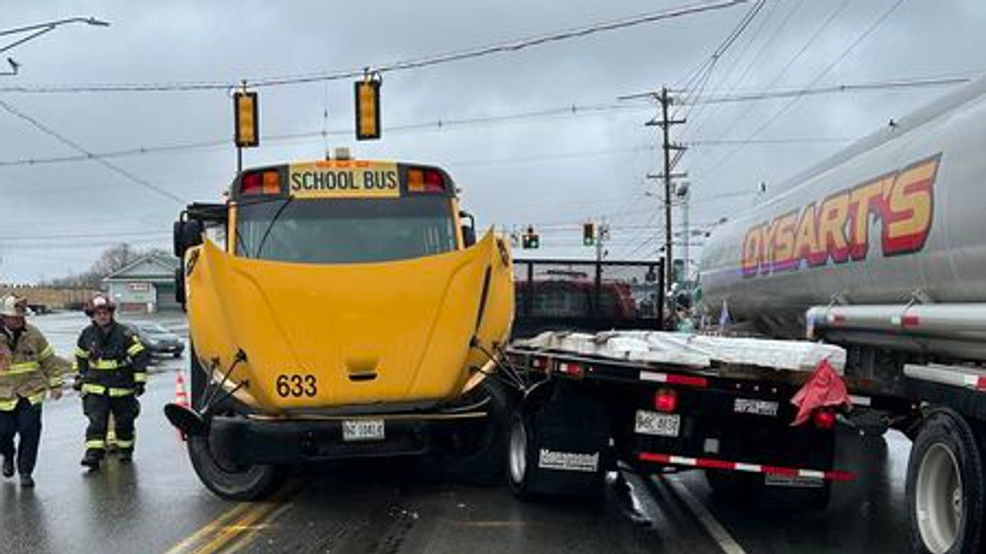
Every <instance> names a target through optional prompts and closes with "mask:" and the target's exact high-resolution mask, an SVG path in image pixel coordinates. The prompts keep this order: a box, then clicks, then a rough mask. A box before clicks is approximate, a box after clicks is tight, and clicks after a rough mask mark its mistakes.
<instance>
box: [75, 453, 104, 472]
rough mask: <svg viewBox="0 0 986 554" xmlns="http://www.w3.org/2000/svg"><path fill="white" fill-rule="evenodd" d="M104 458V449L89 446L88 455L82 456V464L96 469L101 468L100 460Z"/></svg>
mask: <svg viewBox="0 0 986 554" xmlns="http://www.w3.org/2000/svg"><path fill="white" fill-rule="evenodd" d="M102 458H103V451H102V450H99V449H96V448H89V449H87V450H86V455H85V456H83V457H82V461H81V462H79V463H80V464H82V465H84V466H86V467H88V468H89V469H92V470H96V469H99V461H100V460H101V459H102Z"/></svg>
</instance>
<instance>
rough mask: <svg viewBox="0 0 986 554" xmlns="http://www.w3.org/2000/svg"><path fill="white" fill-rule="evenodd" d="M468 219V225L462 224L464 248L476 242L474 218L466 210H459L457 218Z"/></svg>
mask: <svg viewBox="0 0 986 554" xmlns="http://www.w3.org/2000/svg"><path fill="white" fill-rule="evenodd" d="M467 218H468V219H469V224H468V225H463V226H462V245H463V246H464V247H466V248H469V247H470V246H472V245H474V244H476V218H474V217H473V216H472V214H470V213H468V212H462V211H460V212H459V219H467Z"/></svg>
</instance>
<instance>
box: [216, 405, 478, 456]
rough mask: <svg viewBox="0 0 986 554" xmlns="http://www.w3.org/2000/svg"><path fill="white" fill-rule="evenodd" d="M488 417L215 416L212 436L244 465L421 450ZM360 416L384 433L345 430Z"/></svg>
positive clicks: (223, 453) (220, 451)
mask: <svg viewBox="0 0 986 554" xmlns="http://www.w3.org/2000/svg"><path fill="white" fill-rule="evenodd" d="M486 417H487V413H486V412H465V413H460V414H456V415H455V416H454V417H447V416H441V415H420V416H415V415H406V416H405V415H402V416H398V417H394V416H381V417H373V416H359V417H354V418H353V419H339V418H331V419H328V418H327V419H273V418H271V419H266V418H264V419H249V418H245V417H214V418H212V420H211V422H210V427H211V430H210V433H209V442H210V446H211V449H212V450H213V452H214V453H215V454H219V455H221V456H222V457H223V458H225V459H226V460H228V461H229V462H233V463H236V464H244V465H249V464H296V463H304V462H322V461H331V460H346V459H358V458H388V457H399V456H417V455H422V454H426V453H428V452H430V451H431V450H433V449H435V448H436V445H439V444H441V443H442V442H443V439H445V438H447V437H449V436H451V435H453V434H455V433H457V432H463V431H464V430H468V428H469V427H470V426H476V425H482V424H484V422H485V420H486ZM354 421H362V422H366V421H376V422H382V423H383V429H382V431H383V433H382V434H383V436H382V437H379V436H375V437H373V438H368V437H358V438H354V437H352V436H351V435H352V433H351V432H350V433H344V427H345V426H347V424H349V425H350V426H351V422H354ZM467 432H468V431H467Z"/></svg>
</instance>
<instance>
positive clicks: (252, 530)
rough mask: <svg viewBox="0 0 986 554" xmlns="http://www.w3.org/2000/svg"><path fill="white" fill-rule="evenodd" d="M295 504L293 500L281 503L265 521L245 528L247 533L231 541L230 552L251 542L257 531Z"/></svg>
mask: <svg viewBox="0 0 986 554" xmlns="http://www.w3.org/2000/svg"><path fill="white" fill-rule="evenodd" d="M293 505H294V504H292V503H291V502H287V503H285V504H281V506H280V507H279V508H277V509H276V510H274V511H273V512H271V514H270V515H268V516H267V517H266V518H264V523H259V524H256V525H251V526H250V527H249V528H246V529H244V530H245V531H246V533H244V534H243V535H242V536H240V537H239V539H237V540H235V541H233V542H232V543H230V544H229V545H228V548H227V550H228V551H229V552H238V551H239V550H240V549H241V548H243V547H244V546H246V545H247V544H249V543H250V541H252V540H253V537H254V535H256V534H257V531H260V530H261V529H264V528H266V527H268V526H269V525H270V524H271V523H272V522H273V521H275V520H277V518H279V517H281V514H283V513H284V512H286V511H288V509H289V508H291V507H292V506H293Z"/></svg>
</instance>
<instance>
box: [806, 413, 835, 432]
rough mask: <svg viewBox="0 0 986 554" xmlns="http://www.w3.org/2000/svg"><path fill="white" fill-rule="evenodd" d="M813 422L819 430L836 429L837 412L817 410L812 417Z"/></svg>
mask: <svg viewBox="0 0 986 554" xmlns="http://www.w3.org/2000/svg"><path fill="white" fill-rule="evenodd" d="M811 421H812V422H813V423H814V424H815V427H818V428H819V429H832V428H833V427H835V412H833V411H832V410H815V413H814V414H812V416H811Z"/></svg>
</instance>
